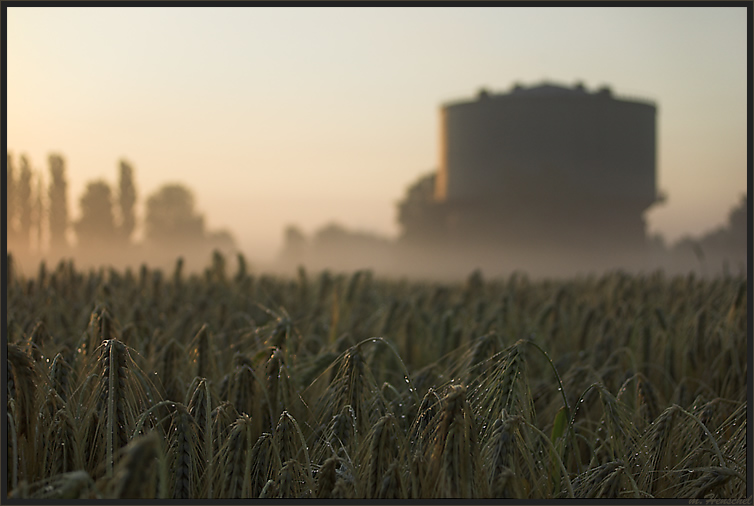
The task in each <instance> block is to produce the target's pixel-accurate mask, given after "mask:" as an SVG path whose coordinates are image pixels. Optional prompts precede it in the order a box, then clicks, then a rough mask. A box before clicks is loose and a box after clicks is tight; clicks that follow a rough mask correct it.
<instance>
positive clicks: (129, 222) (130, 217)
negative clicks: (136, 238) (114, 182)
mask: <svg viewBox="0 0 754 506" xmlns="http://www.w3.org/2000/svg"><path fill="white" fill-rule="evenodd" d="M135 204H136V186H135V185H134V181H133V169H132V168H131V165H130V164H129V163H128V162H126V161H125V160H121V162H120V183H119V186H118V206H119V211H120V227H119V228H118V235H119V237H120V240H121V241H122V242H124V243H126V244H127V243H128V242H129V241H130V240H131V234H132V233H133V231H134V228H135V227H136V213H135V208H136V207H135Z"/></svg>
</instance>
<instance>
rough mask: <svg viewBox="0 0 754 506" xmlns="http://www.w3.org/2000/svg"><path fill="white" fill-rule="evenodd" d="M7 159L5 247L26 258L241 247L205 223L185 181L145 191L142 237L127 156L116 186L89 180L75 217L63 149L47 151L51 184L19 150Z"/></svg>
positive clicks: (124, 257) (121, 259) (122, 256)
mask: <svg viewBox="0 0 754 506" xmlns="http://www.w3.org/2000/svg"><path fill="white" fill-rule="evenodd" d="M7 162H8V163H7V167H8V170H7V175H6V199H7V201H6V205H7V240H8V243H7V244H8V246H7V249H8V251H13V252H14V253H16V254H17V256H20V257H21V258H23V257H35V258H36V259H39V258H52V259H55V258H64V257H69V256H71V257H76V258H79V259H84V260H86V261H88V263H99V264H103V263H112V264H123V263H128V261H129V260H132V259H133V258H134V257H138V256H139V255H141V256H142V257H144V256H145V255H146V256H149V257H150V258H153V259H154V258H155V256H157V257H161V258H164V259H165V260H166V261H174V259H175V257H176V256H186V255H187V253H190V252H201V253H202V254H207V253H208V252H209V251H211V250H212V249H218V250H221V251H223V252H227V253H230V252H232V251H234V250H235V249H236V246H235V241H234V239H233V237H232V235H231V234H230V233H229V232H227V231H225V230H221V231H208V230H207V229H206V227H205V221H204V216H203V215H202V214H200V213H198V212H197V211H196V209H195V200H194V195H193V193H192V192H191V190H190V189H188V188H187V187H185V186H184V185H182V184H180V183H170V184H165V185H163V186H162V187H160V188H159V189H158V190H157V191H155V192H154V193H153V194H151V195H150V196H148V197H147V200H146V205H145V214H144V222H143V238H142V240H141V241H140V242H138V243H137V241H136V240H135V237H134V233H135V231H136V229H137V225H138V220H137V216H136V210H137V206H136V204H137V200H138V192H137V187H136V183H135V181H134V170H133V167H132V165H131V164H130V163H129V162H128V161H126V160H120V162H119V172H118V176H119V178H118V184H117V189H116V190H114V189H113V188H112V187H111V185H110V184H109V183H108V182H107V181H105V180H102V179H99V180H95V181H89V182H88V183H87V185H86V188H85V190H84V193H83V195H81V197H80V198H79V201H78V204H79V209H80V216H79V218H78V220H76V221H72V220H71V217H70V213H69V203H68V182H67V179H66V166H65V161H64V159H63V157H62V156H60V155H57V154H53V155H50V157H49V158H48V163H49V183H48V185H47V189H46V191H45V184H44V181H43V174H42V173H41V172H37V171H35V170H34V169H32V167H31V165H30V163H29V160H28V158H27V157H26V156H24V155H21V156H20V157H19V166H18V167H16V165H15V163H14V159H13V157H12V156H11V154H8V159H7Z"/></svg>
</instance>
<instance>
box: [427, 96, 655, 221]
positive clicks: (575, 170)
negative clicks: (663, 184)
mask: <svg viewBox="0 0 754 506" xmlns="http://www.w3.org/2000/svg"><path fill="white" fill-rule="evenodd" d="M441 128H442V134H441V135H442V141H441V161H440V170H439V172H438V178H437V184H436V193H435V197H436V200H438V201H441V202H448V203H455V202H459V203H462V202H473V201H495V200H500V199H506V198H513V199H515V200H520V199H521V198H526V197H527V196H530V197H532V198H536V199H541V198H548V197H550V196H552V197H557V198H558V199H566V200H581V199H598V200H601V201H604V200H610V201H612V202H614V203H616V204H618V203H622V205H624V206H630V207H631V208H633V209H636V210H644V209H646V208H647V207H649V206H650V205H652V203H654V202H655V201H656V199H657V195H656V161H655V160H656V154H655V152H656V107H655V106H654V105H653V104H652V103H650V102H644V101H636V100H625V99H617V98H615V97H613V96H612V94H611V92H610V90H609V89H606V88H604V89H601V90H599V91H597V92H594V93H590V92H588V91H586V90H584V88H583V86H577V87H575V88H566V87H561V86H555V85H549V84H544V85H539V86H535V87H532V88H521V87H516V88H514V89H513V90H512V91H511V92H510V93H506V94H497V95H494V94H489V93H486V92H482V93H480V95H479V97H478V99H477V100H473V101H464V102H455V103H449V104H446V105H445V106H443V107H442V109H441Z"/></svg>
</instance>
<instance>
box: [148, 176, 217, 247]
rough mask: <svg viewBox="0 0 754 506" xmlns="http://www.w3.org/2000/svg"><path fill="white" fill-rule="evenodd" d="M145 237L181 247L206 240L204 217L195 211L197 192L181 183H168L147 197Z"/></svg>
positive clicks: (153, 241) (151, 240)
mask: <svg viewBox="0 0 754 506" xmlns="http://www.w3.org/2000/svg"><path fill="white" fill-rule="evenodd" d="M144 225H145V236H146V239H147V241H149V242H150V243H152V244H154V245H157V246H160V247H164V248H168V249H178V248H181V247H184V246H188V245H192V244H197V243H199V242H201V241H203V240H204V238H205V236H204V217H203V216H202V215H199V214H197V213H196V212H195V210H194V195H193V194H192V193H191V191H190V190H189V189H188V188H186V187H185V186H183V185H181V184H167V185H164V186H163V187H162V188H160V189H159V190H158V191H157V192H156V193H154V194H152V195H151V196H150V197H149V198H148V199H147V214H146V218H145V220H144Z"/></svg>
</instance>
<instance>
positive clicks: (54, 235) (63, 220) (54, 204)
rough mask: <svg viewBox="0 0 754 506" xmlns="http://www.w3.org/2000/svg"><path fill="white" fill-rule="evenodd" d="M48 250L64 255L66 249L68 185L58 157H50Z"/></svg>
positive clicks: (63, 163) (62, 163)
mask: <svg viewBox="0 0 754 506" xmlns="http://www.w3.org/2000/svg"><path fill="white" fill-rule="evenodd" d="M49 161H50V176H51V178H50V212H49V219H50V250H51V252H52V253H53V254H61V253H64V252H65V250H66V248H67V243H66V238H65V232H66V228H67V227H68V183H67V182H66V180H65V162H64V161H63V157H62V156H60V155H50V158H49Z"/></svg>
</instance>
